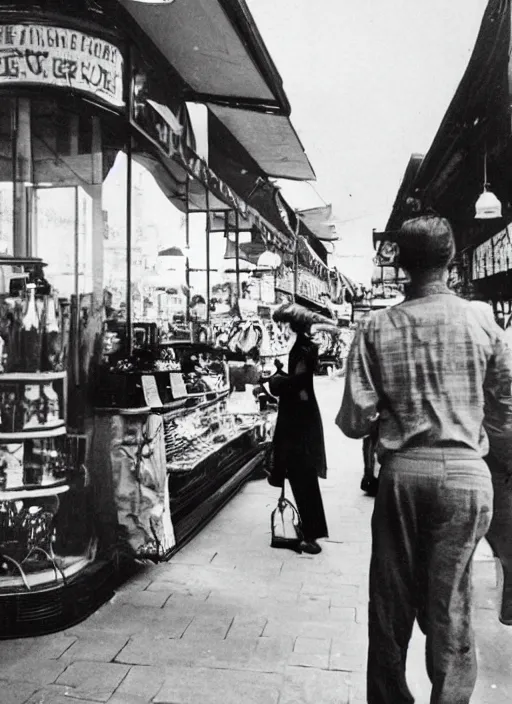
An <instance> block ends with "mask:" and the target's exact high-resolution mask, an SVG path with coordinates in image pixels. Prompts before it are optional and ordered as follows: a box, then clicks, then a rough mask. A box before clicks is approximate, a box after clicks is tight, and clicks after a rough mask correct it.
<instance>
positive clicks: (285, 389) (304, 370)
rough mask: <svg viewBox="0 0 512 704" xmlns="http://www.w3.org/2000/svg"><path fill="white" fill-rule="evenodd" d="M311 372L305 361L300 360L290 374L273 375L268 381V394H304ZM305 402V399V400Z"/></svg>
mask: <svg viewBox="0 0 512 704" xmlns="http://www.w3.org/2000/svg"><path fill="white" fill-rule="evenodd" d="M310 376H311V372H310V370H309V369H308V365H307V361H306V359H305V358H304V357H303V358H300V359H299V360H298V362H297V364H296V365H295V368H294V370H293V373H291V374H287V375H284V374H275V375H274V376H273V377H271V379H270V380H269V387H270V393H272V394H273V395H274V396H280V395H282V394H286V393H291V392H294V391H299V392H304V393H307V392H306V385H307V383H308V379H309V377H310ZM305 400H307V398H306V399H305Z"/></svg>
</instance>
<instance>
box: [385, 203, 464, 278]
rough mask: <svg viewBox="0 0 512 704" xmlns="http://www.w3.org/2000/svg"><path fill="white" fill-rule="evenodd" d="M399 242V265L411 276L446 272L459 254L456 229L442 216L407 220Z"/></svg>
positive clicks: (399, 235) (401, 229)
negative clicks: (457, 252) (439, 270)
mask: <svg viewBox="0 0 512 704" xmlns="http://www.w3.org/2000/svg"><path fill="white" fill-rule="evenodd" d="M396 242H397V244H398V246H399V250H400V251H399V264H400V266H401V267H402V268H403V269H405V270H406V271H409V272H411V271H412V272H414V271H428V270H429V269H441V268H446V267H447V266H448V265H449V263H450V262H451V260H452V259H453V256H454V254H455V238H454V236H453V230H452V227H451V225H450V223H449V222H448V220H446V218H442V217H439V216H438V215H421V216H419V217H416V218H412V219H411V220H406V221H405V222H404V223H403V225H402V227H401V228H400V231H399V233H398V235H397V238H396Z"/></svg>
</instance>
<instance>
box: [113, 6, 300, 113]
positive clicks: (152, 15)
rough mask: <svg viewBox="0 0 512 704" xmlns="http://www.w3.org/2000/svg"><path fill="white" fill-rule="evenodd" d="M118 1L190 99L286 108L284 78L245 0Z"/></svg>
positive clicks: (287, 104) (288, 109) (285, 111)
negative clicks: (275, 64)
mask: <svg viewBox="0 0 512 704" xmlns="http://www.w3.org/2000/svg"><path fill="white" fill-rule="evenodd" d="M119 2H120V4H121V5H123V7H125V8H126V10H127V11H128V12H129V13H130V15H131V16H132V17H133V19H134V20H135V21H136V23H137V24H138V25H139V27H140V28H141V29H142V30H143V31H144V33H145V34H146V35H147V36H148V37H149V38H150V39H151V40H152V42H153V43H154V44H155V46H156V47H157V48H158V49H159V50H160V52H161V53H162V54H163V56H164V57H165V58H166V59H167V60H168V61H169V63H170V64H171V65H172V66H173V68H174V69H175V70H176V72H177V73H178V74H179V75H180V76H181V78H182V79H183V81H184V82H185V83H186V84H187V85H188V86H189V87H190V89H191V92H192V95H191V96H190V99H192V100H194V99H195V100H199V101H200V102H206V101H207V100H215V99H219V100H222V101H226V102H228V103H231V102H233V104H243V105H251V104H255V105H261V106H268V107H270V108H274V109H279V110H280V111H282V112H283V113H286V114H289V112H290V106H289V103H288V101H287V99H286V95H285V93H284V91H283V88H282V80H281V78H280V76H279V73H278V72H277V69H276V67H275V66H274V64H273V62H272V59H271V57H270V55H269V53H268V51H267V50H266V48H265V45H264V43H263V40H262V38H261V36H260V34H259V32H258V30H257V28H256V25H255V23H254V20H253V19H252V16H251V13H250V12H249V9H248V7H247V5H246V3H245V0H234V1H233V0H231V1H230V2H226V0H174V2H169V3H157V4H152V3H145V2H136V1H135V0H119Z"/></svg>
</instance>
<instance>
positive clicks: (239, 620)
mask: <svg viewBox="0 0 512 704" xmlns="http://www.w3.org/2000/svg"><path fill="white" fill-rule="evenodd" d="M266 625H267V619H266V618H265V617H264V616H260V615H259V614H254V615H251V614H245V615H244V614H237V616H235V618H234V619H233V623H232V624H231V627H230V629H229V631H228V634H227V636H226V638H227V639H228V640H229V639H231V640H232V639H233V638H236V639H242V638H247V639H250V640H252V639H253V638H259V637H261V636H262V635H263V631H264V630H265V626H266Z"/></svg>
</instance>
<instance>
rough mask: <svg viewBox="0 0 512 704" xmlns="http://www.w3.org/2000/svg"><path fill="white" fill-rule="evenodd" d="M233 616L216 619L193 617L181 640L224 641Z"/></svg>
mask: <svg viewBox="0 0 512 704" xmlns="http://www.w3.org/2000/svg"><path fill="white" fill-rule="evenodd" d="M234 618H235V617H234V616H231V617H229V616H228V617H227V618H217V617H216V616H209V615H208V616H194V618H193V619H192V621H191V623H190V625H189V627H188V628H187V630H186V631H185V633H184V634H183V640H195V641H199V642H200V641H202V640H204V639H205V638H215V639H218V640H224V638H225V637H226V636H227V634H228V631H229V629H230V627H231V624H232V623H233V620H234Z"/></svg>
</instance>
